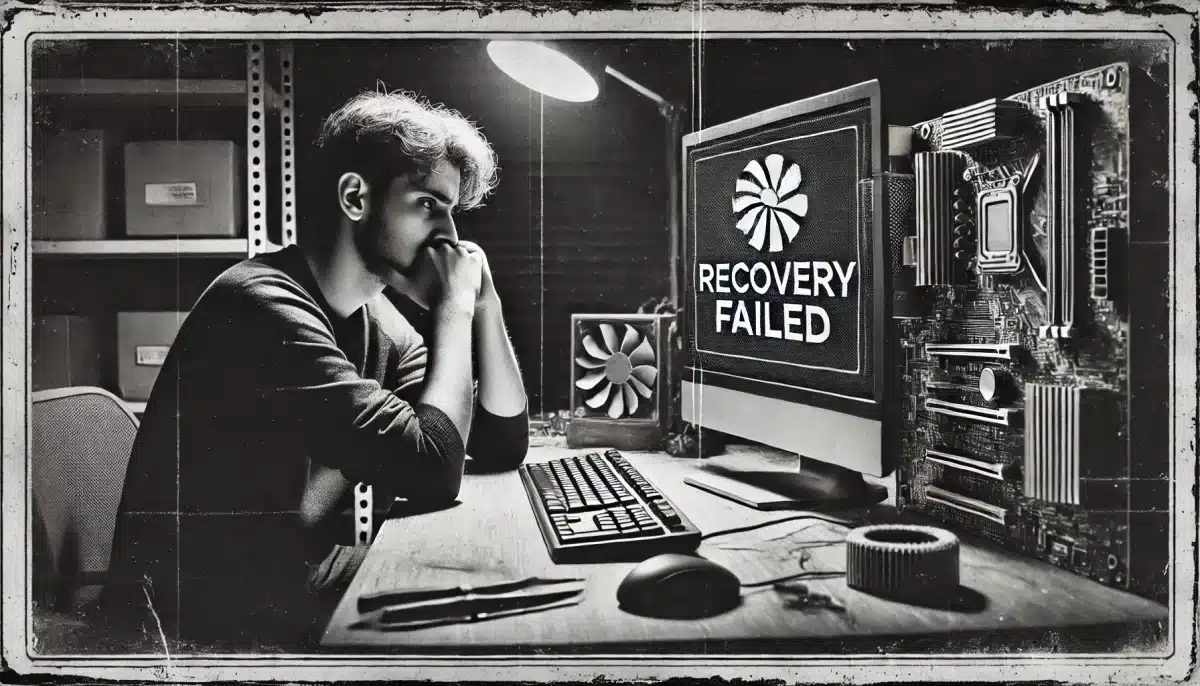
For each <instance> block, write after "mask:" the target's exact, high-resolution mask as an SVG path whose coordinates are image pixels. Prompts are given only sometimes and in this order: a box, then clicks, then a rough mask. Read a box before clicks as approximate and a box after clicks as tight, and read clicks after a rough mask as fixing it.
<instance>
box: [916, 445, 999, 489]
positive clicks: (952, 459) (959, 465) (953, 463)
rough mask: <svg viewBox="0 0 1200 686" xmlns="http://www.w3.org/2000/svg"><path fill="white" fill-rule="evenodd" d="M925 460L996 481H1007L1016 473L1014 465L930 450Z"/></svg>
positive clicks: (927, 450) (926, 452) (926, 451)
mask: <svg viewBox="0 0 1200 686" xmlns="http://www.w3.org/2000/svg"><path fill="white" fill-rule="evenodd" d="M925 459H927V460H929V461H930V462H936V463H938V464H940V465H945V466H948V467H953V468H955V469H961V470H963V471H965V472H971V473H972V474H979V475H980V476H986V477H987V478H989V479H995V480H996V481H1007V480H1009V479H1011V478H1012V477H1013V476H1015V474H1016V471H1017V469H1016V465H1011V464H1004V463H1003V462H984V461H983V460H977V459H975V458H973V457H966V456H965V455H955V454H954V453H948V452H945V451H943V450H934V449H932V448H928V449H926V450H925Z"/></svg>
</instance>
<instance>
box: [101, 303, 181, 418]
mask: <svg viewBox="0 0 1200 686" xmlns="http://www.w3.org/2000/svg"><path fill="white" fill-rule="evenodd" d="M186 317H187V312H120V313H118V314H117V377H118V379H119V385H120V388H121V397H122V398H124V399H125V400H149V399H150V391H151V390H153V388H154V382H155V381H156V380H157V379H158V372H159V370H160V369H161V368H162V366H163V363H164V362H165V361H166V359H167V352H169V351H170V349H171V344H172V343H174V342H175V335H176V334H178V333H179V327H180V325H181V324H183V320H184V318H186Z"/></svg>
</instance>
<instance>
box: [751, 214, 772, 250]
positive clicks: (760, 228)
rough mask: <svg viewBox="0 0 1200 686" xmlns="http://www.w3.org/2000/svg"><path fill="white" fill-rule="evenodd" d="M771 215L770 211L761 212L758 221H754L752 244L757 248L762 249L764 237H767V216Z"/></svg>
mask: <svg viewBox="0 0 1200 686" xmlns="http://www.w3.org/2000/svg"><path fill="white" fill-rule="evenodd" d="M770 216H771V213H770V212H760V213H759V214H758V221H756V222H754V235H753V236H751V237H750V246H751V247H752V248H754V249H755V250H762V247H763V239H765V238H766V237H767V218H768V217H770Z"/></svg>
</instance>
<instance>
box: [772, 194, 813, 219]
mask: <svg viewBox="0 0 1200 686" xmlns="http://www.w3.org/2000/svg"><path fill="white" fill-rule="evenodd" d="M778 207H779V208H781V209H785V210H787V211H788V212H791V213H792V214H794V215H796V216H797V217H803V216H804V215H806V214H808V196H807V195H805V194H803V193H797V194H796V195H793V196H792V197H790V198H788V199H787V200H784V201H783V202H781V203H779V205H778Z"/></svg>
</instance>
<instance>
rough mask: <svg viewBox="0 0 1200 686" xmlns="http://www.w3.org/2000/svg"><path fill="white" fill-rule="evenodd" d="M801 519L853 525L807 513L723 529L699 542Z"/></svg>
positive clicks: (834, 518)
mask: <svg viewBox="0 0 1200 686" xmlns="http://www.w3.org/2000/svg"><path fill="white" fill-rule="evenodd" d="M802 519H817V520H820V521H822V522H826V523H828V524H837V525H838V526H844V527H846V528H847V529H853V528H854V525H853V524H851V523H849V522H847V521H846V520H844V519H838V518H836V517H826V516H825V515H819V514H813V513H809V514H802V515H794V516H791V517H780V518H779V519H772V520H771V521H769V522H759V523H758V524H751V525H749V526H742V527H738V528H736V529H723V530H721V531H713V532H711V533H707V534H704V535H703V536H701V537H700V540H702V541H706V540H708V539H710V538H714V537H716V536H725V535H727V534H740V533H742V532H744V531H754V530H755V529H764V528H766V527H768V526H774V525H775V524H783V523H785V522H798V521H800V520H802Z"/></svg>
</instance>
